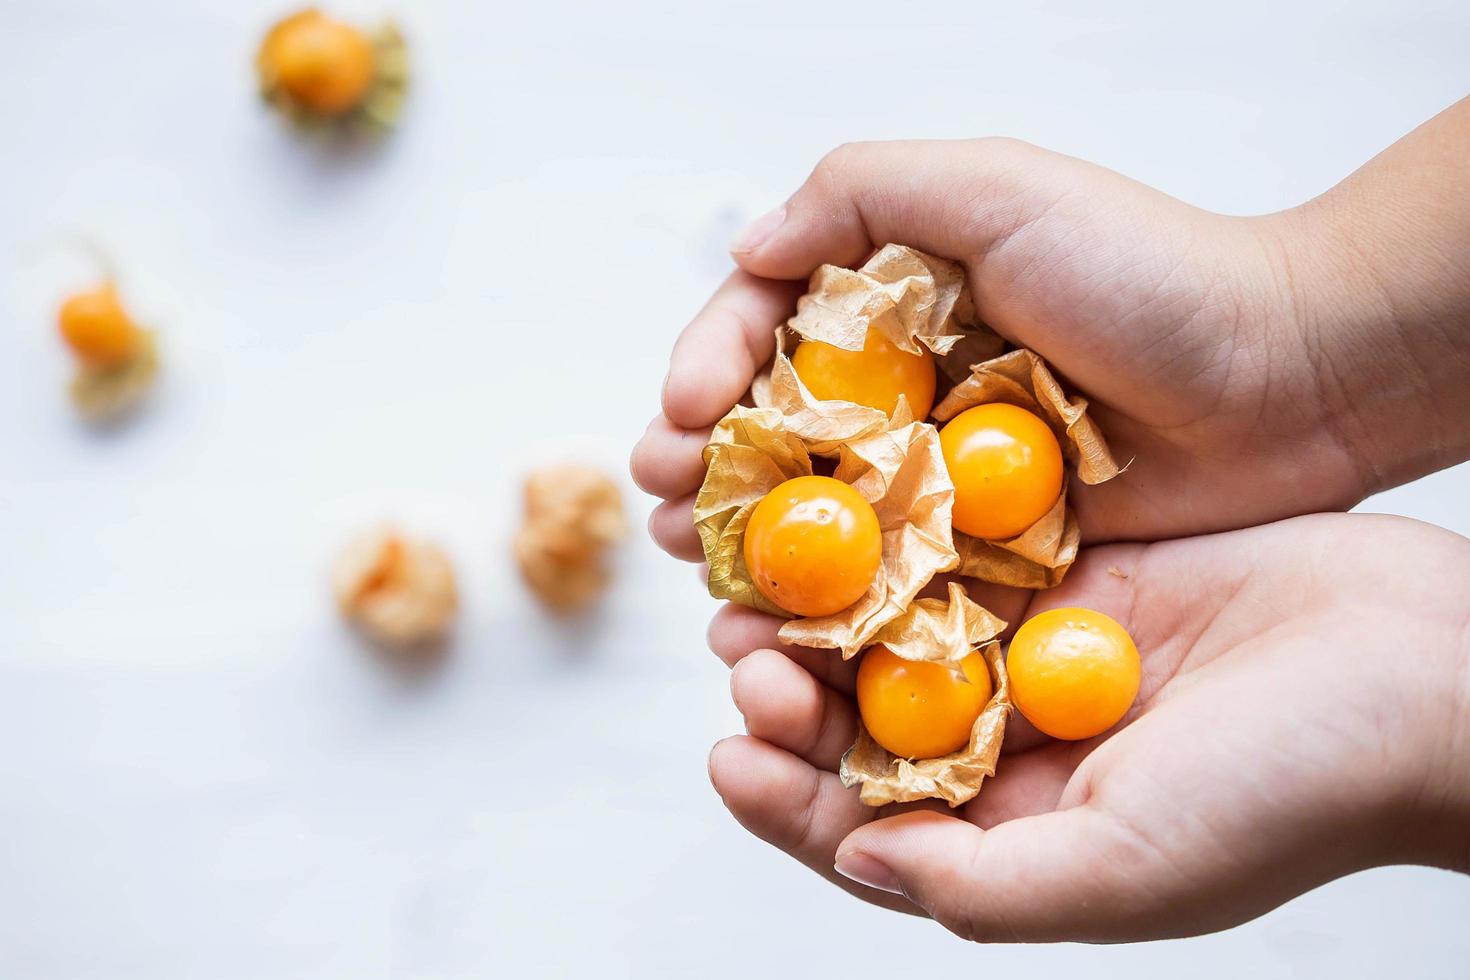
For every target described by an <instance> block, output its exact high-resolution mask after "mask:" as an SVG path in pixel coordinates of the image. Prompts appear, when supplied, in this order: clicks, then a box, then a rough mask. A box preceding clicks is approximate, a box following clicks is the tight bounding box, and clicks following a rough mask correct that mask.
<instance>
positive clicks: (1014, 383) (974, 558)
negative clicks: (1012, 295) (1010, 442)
mask: <svg viewBox="0 0 1470 980" xmlns="http://www.w3.org/2000/svg"><path fill="white" fill-rule="evenodd" d="M993 402H1004V403H1006V404H1010V405H1015V406H1018V407H1020V408H1024V409H1026V410H1027V411H1030V412H1033V413H1035V414H1036V415H1038V416H1039V417H1040V418H1042V419H1043V420H1045V421H1046V423H1047V425H1049V426H1050V427H1051V429H1052V431H1053V432H1054V433H1055V434H1056V437H1057V441H1058V442H1059V443H1060V444H1061V447H1062V454H1063V456H1065V458H1066V461H1067V464H1068V466H1069V467H1070V469H1071V470H1072V471H1073V472H1074V473H1075V474H1076V476H1077V478H1078V479H1080V480H1081V481H1082V482H1083V483H1087V484H1097V483H1104V482H1106V481H1108V480H1111V479H1112V478H1113V477H1115V476H1117V475H1118V474H1119V473H1121V472H1122V471H1123V470H1122V467H1120V466H1118V464H1117V462H1116V461H1114V459H1113V454H1112V453H1111V452H1110V451H1109V449H1108V444H1107V441H1106V440H1105V439H1104V438H1103V435H1102V432H1101V431H1100V430H1099V429H1098V427H1097V425H1096V423H1094V422H1093V421H1092V419H1091V418H1089V417H1088V414H1087V400H1086V399H1084V398H1080V397H1076V396H1069V395H1068V394H1067V393H1066V391H1065V390H1064V389H1063V388H1062V386H1061V384H1060V383H1059V382H1058V381H1057V379H1056V377H1055V376H1054V375H1053V374H1052V373H1051V370H1050V369H1049V368H1048V367H1047V365H1046V362H1045V361H1043V360H1042V359H1041V358H1040V357H1038V356H1037V355H1036V354H1034V353H1032V352H1031V351H1029V350H1025V349H1021V350H1013V351H1010V352H1009V353H1006V354H1002V355H1000V356H999V357H994V358H991V359H990V360H987V361H983V362H981V363H979V364H976V365H974V366H973V367H972V368H971V370H970V374H969V377H967V378H965V379H964V380H963V381H961V382H960V383H959V384H957V385H955V386H954V388H953V389H952V390H951V391H950V392H949V394H948V395H946V396H945V398H944V399H943V400H942V401H941V402H940V403H939V404H938V405H937V406H935V408H934V418H935V419H937V420H938V421H939V422H941V423H943V422H947V421H949V420H950V419H952V418H954V417H955V416H956V415H958V414H960V413H961V412H963V411H964V410H965V409H967V408H973V407H974V406H976V405H985V404H990V403H993ZM1079 540H1080V534H1079V531H1078V528H1077V518H1076V515H1074V514H1073V513H1072V509H1071V508H1070V507H1068V506H1067V491H1066V487H1065V486H1063V488H1062V493H1061V495H1060V496H1059V497H1058V498H1057V502H1056V504H1055V505H1054V506H1053V507H1052V508H1051V510H1049V511H1048V512H1047V513H1046V514H1045V516H1043V517H1042V518H1041V519H1040V520H1038V521H1037V522H1036V523H1035V524H1033V525H1031V527H1029V528H1027V529H1026V530H1025V531H1023V532H1021V533H1020V534H1018V535H1016V536H1015V537H1012V538H1007V539H1004V540H999V541H984V540H981V539H979V538H972V537H970V536H969V535H967V534H964V533H962V532H960V531H955V532H954V541H955V550H956V551H957V552H958V553H959V556H960V564H959V573H960V574H961V575H967V576H970V577H972V578H978V579H983V580H984V581H987V582H998V583H1000V584H1002V585H1014V586H1018V587H1021V588H1029V589H1046V588H1052V587H1054V586H1056V585H1058V584H1059V583H1060V582H1061V581H1062V578H1063V577H1064V576H1065V575H1066V573H1067V569H1068V568H1070V567H1071V565H1072V562H1074V561H1075V560H1076V559H1077V545H1078V542H1079Z"/></svg>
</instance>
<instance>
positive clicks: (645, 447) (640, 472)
mask: <svg viewBox="0 0 1470 980" xmlns="http://www.w3.org/2000/svg"><path fill="white" fill-rule="evenodd" d="M708 442H709V430H708V429H698V430H690V429H680V428H678V427H676V426H675V425H674V424H673V423H671V422H670V421H669V420H668V419H666V418H664V417H663V416H662V415H660V416H658V417H657V418H656V419H654V420H653V421H652V422H650V423H649V424H648V429H647V431H645V432H644V433H643V438H642V439H639V440H638V445H636V446H634V447H633V455H632V458H631V460H630V461H629V464H628V470H629V472H630V473H631V474H632V476H633V482H634V483H636V484H638V488H639V489H640V490H642V491H643V492H644V493H648V494H652V495H653V496H655V497H662V498H664V499H665V500H672V499H674V498H675V497H682V496H685V495H686V494H691V493H693V492H694V491H696V490H698V489H699V485H700V484H701V483H703V482H704V447H705V444H706V443H708Z"/></svg>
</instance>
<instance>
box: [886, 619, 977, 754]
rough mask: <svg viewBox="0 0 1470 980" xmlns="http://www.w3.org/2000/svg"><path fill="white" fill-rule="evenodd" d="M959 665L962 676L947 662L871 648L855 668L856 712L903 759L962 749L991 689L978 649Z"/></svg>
mask: <svg viewBox="0 0 1470 980" xmlns="http://www.w3.org/2000/svg"><path fill="white" fill-rule="evenodd" d="M960 670H961V671H963V673H964V675H965V679H964V680H961V679H960V678H959V677H957V676H955V673H954V671H952V670H951V669H950V668H949V667H947V666H945V665H943V664H935V663H927V662H924V661H914V660H905V659H904V658H902V657H900V656H899V655H898V654H896V653H894V652H893V651H892V650H890V649H888V648H887V647H884V646H876V647H871V648H870V649H869V650H868V652H867V653H865V654H863V661H862V663H860V664H858V673H857V702H858V712H859V714H861V715H862V718H863V726H864V727H865V728H867V730H868V734H869V735H871V736H873V740H874V741H875V742H877V743H878V744H879V745H881V746H883V747H884V748H885V749H887V750H888V751H889V752H892V753H893V754H894V755H896V756H899V757H900V758H904V759H933V758H937V757H938V756H941V755H948V754H949V753H951V752H955V751H958V750H959V749H961V748H963V747H964V746H965V745H967V744H968V743H969V741H970V729H971V728H973V727H974V725H975V719H976V718H979V717H980V712H981V711H982V710H984V708H985V705H986V703H987V702H989V701H990V695H991V690H992V689H991V684H990V670H989V668H987V667H986V665H985V658H984V657H982V656H980V654H979V652H976V651H972V652H971V653H970V655H969V656H967V657H966V658H965V659H964V660H962V661H960Z"/></svg>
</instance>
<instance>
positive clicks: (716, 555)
mask: <svg viewBox="0 0 1470 980" xmlns="http://www.w3.org/2000/svg"><path fill="white" fill-rule="evenodd" d="M791 379H793V380H794V374H793V375H792V376H791ZM784 383H785V382H778V384H784ZM851 408H853V409H857V411H851V412H843V413H838V414H836V415H833V416H826V417H822V418H820V419H818V418H815V417H807V416H802V415H800V414H798V415H796V416H794V417H792V418H790V419H788V417H787V416H785V415H783V414H782V413H781V411H780V410H779V409H777V408H773V407H766V408H747V407H745V406H737V407H736V408H735V409H733V410H732V411H731V412H730V414H729V415H727V416H725V418H724V419H722V420H721V421H720V423H719V425H717V426H716V427H715V430H714V433H713V434H712V435H711V437H710V442H709V445H708V446H707V447H706V448H705V452H704V460H705V465H706V467H707V472H706V474H705V480H704V485H703V486H702V487H700V490H699V494H698V496H697V497H696V498H695V503H694V521H695V526H696V528H697V529H698V531H699V537H700V541H701V542H702V544H703V546H704V554H705V559H706V561H707V562H708V563H709V579H708V582H709V590H710V594H711V595H713V596H714V597H715V598H717V599H729V600H731V601H732V602H738V603H741V604H742V605H747V606H751V607H754V608H756V609H760V610H763V611H765V612H769V613H773V614H775V615H779V616H784V617H787V618H788V619H789V618H790V617H791V614H790V613H789V612H786V611H785V610H783V609H781V608H780V607H778V606H776V605H774V604H773V603H771V602H770V601H769V600H768V599H766V598H765V596H763V595H761V593H760V591H759V590H758V589H757V588H756V587H755V584H754V582H753V581H752V579H751V576H750V572H749V570H748V569H747V568H746V567H745V558H744V554H743V548H744V540H745V527H746V524H747V522H748V521H749V520H750V513H751V511H752V510H754V509H755V505H756V504H757V503H759V501H760V499H761V498H762V497H764V496H765V495H766V494H767V493H768V492H770V491H771V490H773V489H775V488H776V487H777V486H779V485H780V484H781V483H784V482H785V481H786V480H789V479H792V478H794V477H798V476H808V475H811V474H812V472H813V467H812V456H813V454H814V453H817V452H818V449H819V448H820V454H821V455H831V454H835V455H836V457H837V466H836V469H835V471H834V472H833V474H832V475H833V476H834V477H835V478H836V479H838V480H841V481H843V482H844V483H848V484H851V485H852V487H853V488H854V489H855V490H857V492H858V493H859V494H861V495H862V496H863V498H864V499H865V500H867V501H868V502H869V503H870V504H872V505H873V510H874V511H875V512H876V513H877V515H878V523H879V526H880V527H881V528H882V531H883V559H882V563H881V565H880V567H879V569H878V574H877V576H876V577H875V578H874V580H873V584H872V585H871V586H870V587H869V588H868V591H867V593H866V594H864V596H863V597H862V598H861V599H859V600H858V601H857V602H856V603H854V604H853V605H851V606H849V607H848V608H847V609H845V610H843V611H842V612H840V613H837V614H835V615H832V616H823V617H820V618H810V619H791V620H790V622H787V623H786V624H785V625H784V626H782V628H781V639H782V641H783V642H786V643H795V644H801V645H804V646H813V647H832V648H836V649H839V650H841V651H842V656H843V657H844V658H848V657H854V656H856V655H857V654H858V652H859V651H861V650H862V648H863V647H864V646H866V645H867V644H868V643H869V642H871V640H872V638H873V636H875V635H876V634H877V633H878V631H879V630H880V629H881V628H882V627H883V626H884V625H885V624H887V623H888V622H890V621H891V620H893V619H894V618H896V617H897V616H899V615H900V614H901V613H903V611H904V610H905V609H906V608H908V606H909V603H910V602H911V601H912V600H913V598H914V596H916V595H917V594H918V592H919V590H920V589H922V588H923V587H924V586H925V585H926V584H927V583H928V582H929V580H930V579H931V578H933V577H934V575H935V574H936V573H938V572H942V571H947V570H948V569H950V568H952V567H953V566H954V564H955V562H956V561H957V560H958V556H957V555H956V553H955V550H954V546H953V544H952V541H951V537H950V506H951V504H952V502H953V498H954V488H953V486H952V484H951V483H950V481H949V474H948V473H947V472H946V471H945V469H944V458H943V457H942V456H941V455H940V452H939V437H938V433H937V432H936V431H935V429H934V427H933V426H931V425H925V424H923V423H916V422H907V421H900V423H899V424H897V425H896V427H894V428H889V425H890V424H891V423H890V421H889V420H888V419H887V418H886V417H885V416H884V414H883V413H882V412H878V411H875V410H873V409H862V408H860V407H859V406H851Z"/></svg>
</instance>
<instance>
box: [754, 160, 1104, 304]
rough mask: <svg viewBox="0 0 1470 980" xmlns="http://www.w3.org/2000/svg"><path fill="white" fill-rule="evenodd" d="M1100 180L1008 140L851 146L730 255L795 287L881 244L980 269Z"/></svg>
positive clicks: (1083, 168)
mask: <svg viewBox="0 0 1470 980" xmlns="http://www.w3.org/2000/svg"><path fill="white" fill-rule="evenodd" d="M1104 176H1106V177H1111V178H1113V179H1116V175H1114V174H1112V173H1111V172H1110V171H1106V170H1103V169H1101V168H1098V167H1094V166H1092V165H1090V164H1086V163H1083V162H1081V161H1080V160H1074V159H1072V158H1070V157H1064V156H1061V155H1058V154H1055V153H1051V152H1048V151H1046V150H1042V149H1040V148H1038V147H1034V146H1031V145H1030V144H1028V143H1022V142H1020V141H1017V140H1010V139H999V138H986V139H975V140H916V141H901V142H900V141H895V142H886V143H852V144H848V145H845V146H840V147H838V148H837V149H836V150H833V151H832V152H831V153H829V154H827V155H826V156H825V157H823V158H822V160H821V162H820V163H818V164H817V166H816V169H814V170H813V171H812V173H811V176H810V177H808V178H807V180H806V183H804V184H803V185H802V186H801V187H800V189H798V190H797V192H796V193H795V194H793V195H792V196H791V198H790V199H789V200H788V201H787V202H786V203H785V204H783V205H782V206H781V207H779V208H777V209H776V210H774V211H772V212H770V213H769V214H766V215H763V216H761V217H760V218H757V219H756V220H755V221H753V222H752V223H751V224H750V225H749V226H748V227H746V229H745V230H744V231H742V232H741V233H740V234H739V235H737V236H736V238H735V241H734V243H733V244H732V245H731V247H730V251H731V254H732V256H733V257H734V258H735V261H736V263H737V264H738V265H739V266H740V267H741V268H743V269H745V270H746V271H747V272H750V273H752V274H754V275H757V276H762V277H764V278H768V279H804V278H806V276H808V275H809V274H810V273H811V272H812V271H813V270H814V269H816V268H817V266H819V265H821V264H823V263H828V262H830V263H833V264H837V265H855V264H857V263H858V262H860V261H862V260H863V259H866V258H867V257H868V255H869V254H870V253H871V252H872V251H873V250H874V249H875V248H877V247H878V246H880V245H884V244H887V243H888V242H898V243H901V244H904V245H911V246H913V247H914V248H918V249H920V250H922V251H925V252H932V253H934V254H936V255H941V256H945V257H947V258H952V259H961V260H963V259H979V258H982V257H983V256H984V254H985V253H986V252H988V251H989V250H990V249H991V248H992V247H994V245H995V244H996V243H998V242H1000V241H1002V240H1004V239H1005V238H1006V237H1008V236H1009V235H1010V234H1012V233H1013V232H1015V231H1016V230H1017V229H1019V228H1021V227H1023V226H1024V225H1025V224H1027V223H1028V222H1030V221H1032V220H1034V219H1035V218H1036V217H1037V216H1039V215H1041V214H1043V213H1045V212H1046V211H1047V210H1048V209H1050V208H1051V207H1052V206H1053V205H1055V204H1056V202H1057V199H1058V197H1059V194H1060V193H1061V190H1060V189H1063V188H1070V190H1071V191H1073V192H1075V191H1078V190H1085V189H1086V183H1085V181H1087V180H1089V179H1090V180H1099V179H1101V178H1103V177H1104ZM1079 180H1081V181H1084V183H1082V184H1081V185H1080V186H1079Z"/></svg>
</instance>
